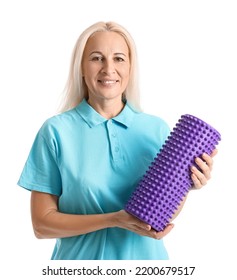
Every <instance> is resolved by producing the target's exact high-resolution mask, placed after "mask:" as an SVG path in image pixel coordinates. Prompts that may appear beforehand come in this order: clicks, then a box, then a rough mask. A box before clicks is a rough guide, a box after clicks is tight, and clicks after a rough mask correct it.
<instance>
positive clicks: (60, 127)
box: [40, 108, 80, 134]
mask: <svg viewBox="0 0 237 280" xmlns="http://www.w3.org/2000/svg"><path fill="white" fill-rule="evenodd" d="M79 119H80V117H79V115H78V114H77V113H76V110H75V108H74V109H71V110H69V111H66V112H63V113H59V114H56V115H54V116H51V117H49V118H48V119H46V120H45V121H44V122H43V124H42V126H41V128H40V133H43V134H53V133H57V132H60V131H65V132H66V130H67V128H69V127H72V126H74V125H76V124H77V125H78V120H79Z"/></svg>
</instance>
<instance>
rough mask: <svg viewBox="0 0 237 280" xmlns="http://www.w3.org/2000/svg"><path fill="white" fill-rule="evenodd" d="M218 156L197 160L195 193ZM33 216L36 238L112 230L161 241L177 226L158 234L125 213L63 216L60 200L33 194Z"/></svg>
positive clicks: (203, 183)
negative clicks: (122, 229) (115, 228)
mask: <svg viewBox="0 0 237 280" xmlns="http://www.w3.org/2000/svg"><path fill="white" fill-rule="evenodd" d="M216 153H217V150H215V151H214V152H213V153H212V155H211V156H208V155H206V154H204V155H203V156H202V159H200V158H197V159H196V163H197V164H198V166H199V167H200V169H201V170H202V171H199V170H198V169H197V168H196V167H192V168H191V171H192V179H193V183H194V185H193V189H200V188H201V187H202V186H204V185H205V184H206V183H207V181H208V180H209V179H210V174H211V170H212V166H213V160H212V158H213V157H214V156H215V155H216ZM186 198H187V196H186V197H185V198H184V200H183V201H182V202H181V204H180V206H179V208H178V209H177V211H176V212H175V213H174V215H173V217H172V219H171V221H173V220H174V219H175V218H176V217H177V216H178V214H179V213H180V211H181V210H182V208H183V206H184V203H185V201H186ZM31 216H32V224H33V229H34V232H35V235H36V237H37V238H63V237H70V236H76V235H81V234H86V233H90V232H93V231H97V230H100V229H105V228H110V227H120V228H124V229H127V230H130V231H133V232H135V233H137V234H139V235H143V236H149V237H152V238H155V239H161V238H163V237H164V236H165V235H167V234H168V233H169V232H170V231H171V230H172V228H173V226H174V225H173V224H168V225H167V227H166V228H165V229H164V230H163V231H161V232H156V231H155V230H153V229H152V228H151V226H150V225H148V224H146V223H144V222H142V221H141V220H139V219H137V218H136V217H134V216H132V215H130V214H128V213H127V212H125V211H124V210H121V211H118V212H114V213H108V214H95V215H73V214H64V213H61V212H59V210H58V197H57V196H54V195H51V194H47V193H41V192H36V191H32V194H31Z"/></svg>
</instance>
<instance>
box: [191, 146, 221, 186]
mask: <svg viewBox="0 0 237 280" xmlns="http://www.w3.org/2000/svg"><path fill="white" fill-rule="evenodd" d="M216 154H217V149H215V150H214V151H213V152H212V154H211V155H210V156H209V155H208V154H206V153H204V154H203V155H202V157H201V158H199V157H198V158H196V159H195V163H196V164H197V165H198V167H199V168H200V169H201V171H200V170H198V168H196V167H195V166H192V167H191V172H192V174H191V178H192V180H193V187H192V189H201V188H202V187H203V186H205V185H206V183H207V181H208V180H209V179H210V178H211V171H212V167H213V157H214V156H215V155H216Z"/></svg>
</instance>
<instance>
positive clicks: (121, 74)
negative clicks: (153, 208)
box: [18, 22, 216, 260]
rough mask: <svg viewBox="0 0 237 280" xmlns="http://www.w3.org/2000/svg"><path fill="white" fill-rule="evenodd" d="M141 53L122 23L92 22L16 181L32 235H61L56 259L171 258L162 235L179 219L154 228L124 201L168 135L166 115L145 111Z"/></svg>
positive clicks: (198, 175) (201, 175)
mask: <svg viewBox="0 0 237 280" xmlns="http://www.w3.org/2000/svg"><path fill="white" fill-rule="evenodd" d="M136 62H137V60H136V50H135V45H134V43H133V40H132V38H131V36H130V35H129V33H128V32H127V31H126V30H125V29H124V28H123V27H121V26H120V25H118V24H116V23H112V22H109V23H103V22H99V23H96V24H94V25H92V26H91V27H89V28H88V29H86V30H85V31H84V32H83V33H82V34H81V36H80V37H79V39H78V41H77V43H76V46H75V48H74V52H73V55H72V62H71V68H70V73H69V79H68V83H67V87H66V94H65V99H64V102H63V105H62V108H61V112H60V114H58V115H56V116H54V117H52V118H50V119H48V120H47V121H46V122H45V123H44V124H43V126H42V127H41V128H40V130H39V132H38V134H37V136H36V139H35V141H34V144H33V146H32V149H31V152H30V154H29V157H28V160H27V162H26V164H25V167H24V169H23V172H22V174H21V177H20V179H19V182H18V184H19V185H20V186H22V187H24V188H26V189H28V190H31V192H32V193H31V212H32V213H31V214H32V223H33V228H34V232H35V235H36V236H37V237H38V238H56V239H57V242H56V245H55V248H54V252H53V255H52V259H87V260H88V259H167V258H168V254H167V252H166V249H165V247H164V244H163V240H162V238H163V237H164V236H165V235H166V234H168V233H169V232H170V231H171V229H172V228H173V224H169V225H167V227H166V228H165V229H164V231H163V232H156V231H155V230H153V229H152V228H151V226H150V225H148V224H146V223H144V222H142V221H140V220H138V219H137V218H135V217H133V216H132V215H130V214H128V213H126V212H125V211H124V210H121V209H123V207H124V205H125V203H126V201H127V200H128V198H129V196H130V194H131V193H132V191H133V190H134V188H135V187H136V185H137V183H138V181H139V180H140V178H141V177H142V175H143V174H144V172H145V171H146V169H147V167H148V165H149V164H150V163H151V161H152V160H153V158H154V157H155V155H156V154H157V152H158V151H159V149H160V148H161V146H162V144H163V143H164V141H165V139H166V138H167V136H168V134H169V128H168V126H167V124H166V123H165V122H164V121H163V120H162V119H160V118H158V117H155V116H150V115H148V114H145V113H142V112H141V110H140V106H139V96H138V86H137V73H136V71H137V65H136ZM215 153H216V152H214V153H213V155H212V156H214V154H215ZM212 156H211V157H210V156H208V155H203V157H202V159H201V158H197V159H196V161H197V164H198V166H199V167H200V169H201V170H202V172H200V171H199V170H198V169H197V168H195V167H192V168H191V172H192V179H193V185H194V188H201V187H202V186H203V185H205V184H206V182H207V180H208V179H209V178H210V172H211V169H212V165H213V160H212ZM183 204H184V202H183V203H182V205H180V207H179V209H178V210H177V212H176V213H175V214H174V217H173V219H174V218H175V217H176V216H177V215H178V213H179V212H180V210H181V209H182V207H183Z"/></svg>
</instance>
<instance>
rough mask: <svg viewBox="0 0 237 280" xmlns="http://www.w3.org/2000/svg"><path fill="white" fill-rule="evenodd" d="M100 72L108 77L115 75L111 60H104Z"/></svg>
mask: <svg viewBox="0 0 237 280" xmlns="http://www.w3.org/2000/svg"><path fill="white" fill-rule="evenodd" d="M102 72H103V73H105V74H107V75H109V74H114V73H115V65H114V61H113V60H106V61H105V62H104V65H103V69H102Z"/></svg>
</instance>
